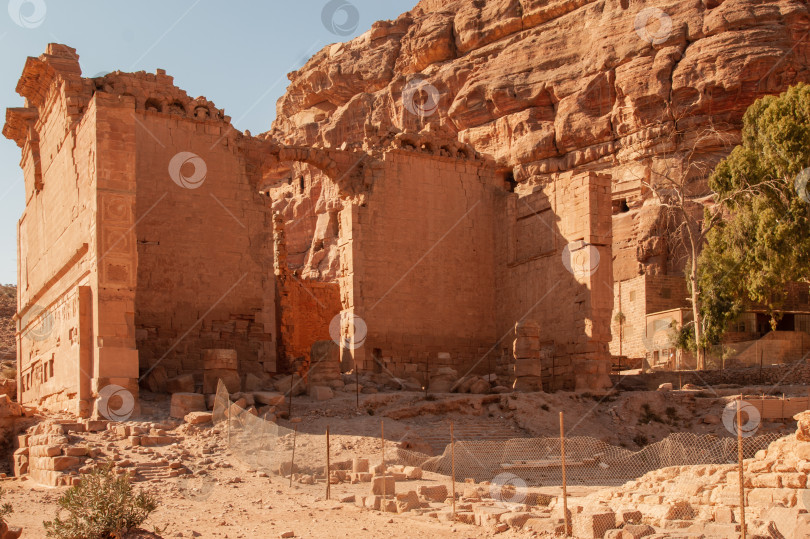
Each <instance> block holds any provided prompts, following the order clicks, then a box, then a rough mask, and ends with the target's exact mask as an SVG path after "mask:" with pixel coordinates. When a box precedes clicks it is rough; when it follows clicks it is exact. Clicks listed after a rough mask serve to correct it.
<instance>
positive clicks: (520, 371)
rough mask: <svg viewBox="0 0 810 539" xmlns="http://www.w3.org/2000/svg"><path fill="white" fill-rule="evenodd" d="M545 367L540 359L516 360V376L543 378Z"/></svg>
mask: <svg viewBox="0 0 810 539" xmlns="http://www.w3.org/2000/svg"><path fill="white" fill-rule="evenodd" d="M542 375H543V365H542V362H541V361H540V360H539V359H517V360H515V376H518V377H520V376H542Z"/></svg>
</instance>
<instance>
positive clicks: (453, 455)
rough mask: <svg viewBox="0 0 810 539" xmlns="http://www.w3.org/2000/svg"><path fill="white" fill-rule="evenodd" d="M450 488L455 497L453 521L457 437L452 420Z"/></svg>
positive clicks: (454, 517)
mask: <svg viewBox="0 0 810 539" xmlns="http://www.w3.org/2000/svg"><path fill="white" fill-rule="evenodd" d="M450 480H451V481H452V483H450V489H451V494H450V495H451V496H452V497H453V522H455V521H456V437H455V434H454V433H453V422H452V421H450Z"/></svg>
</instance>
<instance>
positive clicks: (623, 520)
mask: <svg viewBox="0 0 810 539" xmlns="http://www.w3.org/2000/svg"><path fill="white" fill-rule="evenodd" d="M641 517H642V515H641V511H637V510H635V509H620V510H618V511H617V512H616V527H617V528H619V527H621V526H624V525H625V524H640V523H641Z"/></svg>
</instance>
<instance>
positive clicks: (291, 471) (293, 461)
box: [290, 423, 298, 487]
mask: <svg viewBox="0 0 810 539" xmlns="http://www.w3.org/2000/svg"><path fill="white" fill-rule="evenodd" d="M297 436H298V424H297V423H296V425H295V430H293V452H292V458H291V459H290V486H291V487H292V476H293V470H295V439H296V437H297Z"/></svg>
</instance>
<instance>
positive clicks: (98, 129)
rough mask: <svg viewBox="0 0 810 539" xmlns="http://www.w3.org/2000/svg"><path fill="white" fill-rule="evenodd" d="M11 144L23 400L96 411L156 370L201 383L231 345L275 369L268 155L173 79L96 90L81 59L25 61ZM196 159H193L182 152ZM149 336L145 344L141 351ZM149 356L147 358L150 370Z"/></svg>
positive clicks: (63, 53) (117, 80)
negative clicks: (265, 179)
mask: <svg viewBox="0 0 810 539" xmlns="http://www.w3.org/2000/svg"><path fill="white" fill-rule="evenodd" d="M17 90H18V92H19V93H20V94H21V95H23V96H25V97H26V107H23V108H18V109H9V111H8V112H7V117H6V125H5V127H4V130H3V133H4V135H5V136H7V137H8V138H12V139H14V140H15V141H16V142H17V143H18V145H19V146H20V147H21V148H22V150H23V152H22V153H23V161H22V163H21V165H22V167H23V170H24V173H25V180H26V209H25V211H24V213H23V216H22V218H21V219H20V223H19V232H18V233H19V260H20V264H19V296H18V298H19V299H18V302H19V320H18V345H19V346H18V349H19V356H18V359H19V365H20V368H19V378H20V379H19V385H20V387H21V391H20V400H21V402H24V403H35V404H38V405H41V406H45V407H49V408H65V409H68V408H69V409H70V410H71V411H74V412H77V413H80V414H82V415H87V414H89V413H92V412H93V410H92V404H93V397H96V396H98V395H99V391H101V390H102V389H103V388H104V387H106V386H110V385H116V386H122V387H124V388H126V389H127V390H129V391H130V392H131V393H132V394H133V395H135V396H137V394H138V380H139V376H140V375H142V374H145V372H146V371H147V370H148V369H149V368H151V367H152V366H154V365H156V364H157V363H160V366H159V368H160V369H162V370H163V373H164V374H165V375H168V376H173V375H176V374H179V373H181V372H194V373H196V374H201V372H202V361H201V351H202V350H203V349H205V348H234V349H236V350H237V352H238V354H239V358H240V361H241V365H240V366H241V369H242V371H243V372H254V373H261V372H275V369H276V345H277V342H276V339H275V337H274V335H275V326H276V320H275V314H276V313H275V281H274V277H273V275H272V272H271V271H270V268H271V267H272V260H273V258H272V224H271V220H270V218H269V209H268V208H267V203H266V198H265V197H263V196H262V195H260V194H259V193H258V186H259V184H260V183H261V177H262V174H263V171H264V170H265V169H266V166H265V164H266V163H265V160H266V159H271V158H270V157H268V151H267V150H268V146H272V144H271V143H268V142H266V141H263V140H260V139H255V138H252V137H249V136H244V135H242V134H241V133H239V132H238V131H235V130H234V129H233V128H232V127H231V126H230V119H229V118H227V117H226V116H224V113H223V112H222V111H221V110H219V109H216V107H214V106H213V104H211V103H210V102H208V101H206V100H205V99H204V98H197V99H193V100H192V99H190V98H189V97H188V96H187V95H186V94H185V92H183V91H182V90H180V89H178V88H177V87H175V86H174V85H173V83H172V79H171V77H167V76H166V75H165V73H164V72H163V71H162V70H158V72H157V74H145V73H135V74H127V73H120V72H115V73H112V74H109V75H106V76H104V77H99V78H95V79H86V78H82V77H81V69H80V67H79V63H78V56H77V55H76V53H75V50H73V49H71V48H70V47H67V46H64V45H56V44H51V45H49V46H48V49H47V51H46V53H45V54H43V55H42V56H40V57H39V58H29V59H28V61H27V62H26V67H25V70H24V71H23V75H22V77H21V79H20V83H19V84H18V87H17ZM183 152H189V153H185V154H184V153H183ZM136 337H137V345H136ZM139 359H140V361H139Z"/></svg>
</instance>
